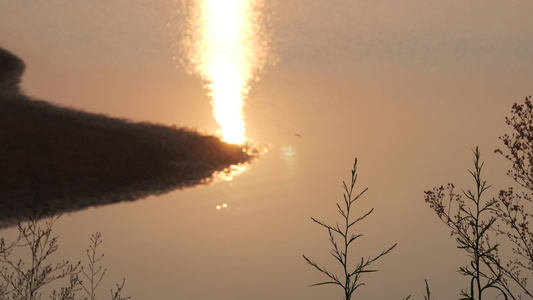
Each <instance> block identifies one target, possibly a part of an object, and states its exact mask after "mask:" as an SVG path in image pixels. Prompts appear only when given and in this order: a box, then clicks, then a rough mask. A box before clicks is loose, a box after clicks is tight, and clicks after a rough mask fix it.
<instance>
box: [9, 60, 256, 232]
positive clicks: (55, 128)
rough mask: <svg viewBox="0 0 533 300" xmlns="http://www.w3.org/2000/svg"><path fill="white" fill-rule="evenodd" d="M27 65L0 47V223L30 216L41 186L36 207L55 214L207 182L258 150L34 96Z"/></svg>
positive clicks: (11, 222)
mask: <svg viewBox="0 0 533 300" xmlns="http://www.w3.org/2000/svg"><path fill="white" fill-rule="evenodd" d="M23 70H24V63H23V62H22V61H21V60H20V59H19V58H17V57H16V56H14V55H13V54H11V53H9V52H7V51H5V50H1V51H0V160H1V165H2V170H1V172H0V182H1V184H0V227H5V226H8V225H13V224H16V222H17V221H19V220H21V219H24V218H26V217H27V216H28V215H29V214H30V213H31V209H30V208H31V206H32V203H33V199H34V197H35V193H36V192H37V191H38V193H39V198H40V199H41V200H40V204H39V205H43V207H44V206H45V205H48V206H51V207H54V208H55V209H57V210H58V211H71V210H77V209H81V208H85V207H88V206H93V205H102V204H108V203H114V202H118V201H131V200H135V199H139V198H143V197H146V196H149V195H154V194H161V193H165V192H168V191H171V190H175V189H180V188H184V187H188V186H192V185H196V184H200V183H205V182H208V181H209V180H210V179H211V178H212V175H213V174H214V173H215V172H224V170H227V168H229V167H230V166H231V165H238V164H243V163H246V162H248V161H249V160H250V159H252V158H253V157H254V155H256V154H257V153H254V149H253V147H250V146H249V145H231V144H227V143H224V142H222V141H220V139H219V138H218V137H215V136H208V135H203V134H200V133H198V132H196V131H194V130H191V129H188V128H177V127H174V126H165V125H161V124H153V123H147V122H143V123H134V122H131V121H129V120H125V119H117V118H111V117H107V116H105V115H100V114H93V113H87V112H83V111H79V110H74V109H70V108H64V107H59V106H56V105H52V104H50V103H48V102H45V101H41V100H36V99H32V98H29V97H27V96H25V95H23V94H21V93H20V92H19V91H20V88H19V83H20V76H21V74H22V72H23ZM41 208H42V207H41Z"/></svg>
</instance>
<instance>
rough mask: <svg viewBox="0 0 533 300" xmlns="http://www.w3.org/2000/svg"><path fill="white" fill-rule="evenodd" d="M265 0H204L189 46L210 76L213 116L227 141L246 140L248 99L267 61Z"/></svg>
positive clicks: (198, 67)
mask: <svg viewBox="0 0 533 300" xmlns="http://www.w3.org/2000/svg"><path fill="white" fill-rule="evenodd" d="M261 7H262V1H259V0H256V1H254V0H198V1H195V2H194V7H189V9H190V10H191V11H190V15H191V20H190V24H189V28H188V34H187V37H186V38H185V39H184V42H183V45H184V46H185V47H186V48H187V49H186V51H187V53H186V56H187V60H188V63H189V64H190V67H192V71H193V72H194V73H197V74H199V75H200V76H202V78H204V79H205V80H206V81H207V87H208V89H209V95H210V96H211V104H212V106H213V115H214V117H215V119H216V121H217V122H218V123H219V125H220V134H221V135H222V139H223V140H224V141H225V142H228V143H233V144H242V143H243V142H244V141H245V132H246V131H245V123H244V118H243V117H244V116H243V106H244V99H245V98H246V96H247V94H248V90H249V89H250V86H249V83H250V81H251V80H253V78H254V73H255V72H256V71H258V70H260V69H261V68H262V67H263V65H264V64H265V63H266V61H267V58H266V53H267V51H266V48H267V46H266V45H267V41H266V40H264V34H263V31H262V28H261V25H262V24H261V20H262V17H261V13H260V11H259V9H260V8H261Z"/></svg>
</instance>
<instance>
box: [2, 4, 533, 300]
mask: <svg viewBox="0 0 533 300" xmlns="http://www.w3.org/2000/svg"><path fill="white" fill-rule="evenodd" d="M191 3H194V2H189V1H182V2H174V1H163V0H161V1H143V0H136V1H113V2H109V1H103V0H102V1H91V2H90V3H87V2H85V1H65V0H52V1H47V2H40V3H32V4H29V3H26V2H24V1H7V0H0V44H1V45H2V46H3V47H5V48H7V49H8V50H10V51H13V52H15V53H17V54H18V55H20V56H21V57H22V58H23V59H24V60H25V61H26V63H27V65H28V70H27V73H26V76H25V77H24V82H23V88H24V90H25V91H26V93H28V94H30V95H35V96H38V97H39V98H44V99H48V100H50V101H53V102H56V103H59V104H62V105H67V106H73V107H77V108H82V109H85V110H88V111H93V112H102V113H106V114H111V115H115V116H120V117H128V118H132V119H134V120H149V121H157V122H162V123H165V124H176V125H183V126H189V127H194V128H199V129H201V130H203V131H206V132H216V130H217V129H218V124H217V123H216V121H215V120H214V118H213V117H212V110H211V105H210V101H211V99H210V97H209V96H208V95H207V93H206V90H205V88H204V85H205V82H204V81H203V80H202V79H200V78H198V77H196V76H194V75H189V74H188V73H187V71H186V70H185V69H184V67H183V66H182V65H181V64H179V63H178V61H179V59H180V58H183V57H181V56H180V55H181V53H180V51H178V49H177V47H179V43H180V41H181V40H182V39H181V36H180V34H183V33H180V32H182V29H183V28H184V27H185V25H186V20H187V15H186V13H187V11H188V10H187V9H186V8H187V5H190V4H191ZM263 9H264V11H265V16H266V21H267V23H268V24H269V26H270V28H271V29H272V32H273V40H272V44H271V47H272V48H273V50H272V51H274V50H275V52H276V53H277V55H278V57H279V61H278V63H277V64H276V65H268V66H267V67H266V68H265V69H264V70H263V72H262V73H261V76H260V77H261V78H260V81H258V82H254V83H253V86H252V88H251V89H250V91H249V93H248V95H247V101H246V105H245V106H244V109H243V111H244V120H245V123H246V132H247V137H248V138H249V139H250V140H253V141H255V142H258V143H260V144H262V145H265V146H269V147H270V150H269V152H268V153H267V154H266V155H265V156H264V157H263V158H262V159H259V160H257V161H256V162H254V163H253V164H252V165H251V166H250V169H249V170H247V171H246V172H244V173H242V174H240V175H238V176H236V177H235V178H234V179H233V180H232V181H228V182H218V183H215V184H212V185H207V186H199V187H196V188H190V189H188V190H185V191H178V192H172V193H168V194H165V195H162V196H159V197H149V198H146V199H144V200H141V201H137V202H134V203H128V204H125V205H112V206H107V207H101V208H97V209H88V210H85V211H82V212H78V213H75V214H69V215H65V216H63V217H62V219H61V220H60V222H59V223H58V234H60V236H61V243H63V245H64V250H63V252H62V253H63V255H64V256H65V257H67V256H68V257H72V256H74V257H82V256H83V254H84V251H85V250H84V248H85V245H86V244H87V242H88V238H89V236H90V233H92V232H94V231H96V230H98V231H101V232H102V233H103V238H104V244H103V245H102V246H103V247H102V250H103V251H105V253H106V265H107V267H108V270H109V271H108V275H109V278H108V280H109V286H110V285H111V284H112V282H113V281H117V282H118V281H120V279H121V278H122V276H125V277H126V291H127V293H128V294H130V295H132V296H134V297H135V298H137V299H154V298H157V299H324V298H331V297H338V298H341V294H340V292H339V291H337V292H339V293H337V294H336V291H335V290H334V289H332V288H328V287H324V288H321V287H316V288H309V287H308V285H310V284H312V283H315V282H317V281H319V280H321V279H322V277H320V276H319V274H318V273H315V271H314V270H312V268H311V267H310V266H308V265H306V264H305V262H304V261H303V259H302V258H301V254H304V253H305V254H306V255H308V256H310V257H312V258H314V259H316V260H317V261H324V262H325V263H326V264H331V265H332V267H331V268H333V264H334V261H333V260H332V258H331V257H329V256H328V255H329V250H328V246H327V238H328V237H327V233H326V232H322V231H320V228H317V226H316V225H315V224H313V223H312V222H311V220H310V219H309V217H311V216H314V217H316V218H319V219H322V220H325V221H332V220H334V218H336V215H335V213H336V207H335V201H342V185H341V184H342V180H348V179H349V175H350V174H349V170H350V167H351V164H352V162H353V158H354V157H355V156H357V157H358V158H359V173H360V176H359V180H360V182H359V183H360V185H359V188H361V189H362V188H364V187H369V191H368V192H367V193H366V194H365V197H363V198H362V200H361V203H360V204H359V206H357V208H356V210H359V211H361V212H366V211H367V210H368V209H369V208H370V207H375V213H373V214H372V215H371V216H370V217H369V219H367V221H366V223H363V224H362V225H361V227H360V228H359V230H361V232H362V233H364V234H365V237H364V238H363V239H362V240H361V244H360V245H359V246H358V247H357V248H356V252H357V254H358V257H360V256H364V257H366V256H368V255H371V254H372V253H376V252H378V251H380V250H382V249H383V248H385V247H386V246H388V245H390V244H391V243H395V242H398V244H399V246H398V248H397V249H395V250H394V252H393V253H391V254H390V255H388V256H387V257H385V258H383V260H381V261H380V262H379V263H378V265H377V267H378V268H379V269H380V271H379V272H378V273H375V274H369V275H368V276H366V277H363V280H364V281H365V282H366V285H365V286H364V287H362V288H361V289H360V294H358V296H360V297H361V298H374V299H392V298H396V299H401V298H403V297H405V296H407V295H408V294H413V297H416V296H417V295H420V294H422V293H423V289H424V279H425V278H427V279H428V281H429V283H430V287H431V288H432V295H435V296H436V297H438V298H442V299H451V298H454V297H456V295H457V294H458V292H459V291H460V289H461V288H464V287H466V285H467V284H468V283H467V282H466V281H465V280H464V279H463V278H461V277H460V276H459V275H458V274H457V272H456V271H457V269H458V267H459V266H460V265H461V264H463V262H464V261H465V256H464V255H463V254H462V253H461V251H460V250H458V249H457V248H456V246H455V241H454V240H453V239H452V238H450V237H449V232H448V230H447V229H446V228H445V227H444V226H443V225H442V224H441V223H440V222H439V221H438V220H437V218H436V217H435V216H434V214H433V212H432V211H431V209H429V208H428V207H427V205H426V204H425V203H424V201H423V191H424V190H427V189H430V188H431V187H433V186H436V185H441V184H445V183H447V182H450V181H452V182H454V183H456V186H458V187H459V186H460V187H466V188H468V187H471V184H472V182H471V180H470V178H469V174H468V172H467V169H468V168H470V167H471V152H470V149H471V148H473V147H475V146H476V145H479V146H480V149H481V151H482V157H484V159H485V160H486V164H485V171H486V174H487V180H488V181H489V182H493V183H494V188H493V189H494V191H493V192H496V190H498V189H500V188H504V187H506V186H508V185H511V183H510V180H509V179H507V178H506V176H505V171H506V169H507V168H509V167H510V166H509V164H507V163H506V162H505V161H504V160H503V159H502V158H501V157H499V156H497V155H496V154H493V150H494V149H495V148H497V147H500V146H501V143H500V141H499V140H498V136H500V135H502V134H504V133H506V132H509V129H508V128H507V127H506V126H505V123H504V118H505V116H506V115H508V114H509V112H510V108H511V105H512V103H513V102H519V101H522V99H523V98H524V97H525V96H526V95H529V94H531V78H532V76H533V71H532V70H533V68H532V66H533V41H532V39H531V36H533V24H532V22H533V19H531V17H530V16H529V12H531V11H532V9H533V6H532V4H529V3H526V2H523V3H503V2H501V1H469V2H464V1H458V0H457V1H456V0H451V1H445V2H443V1H441V2H427V1H417V0H411V1H403V2H402V3H401V4H400V3H396V2H394V3H393V2H390V1H348V0H342V1H336V2H331V1H323V0H311V1H306V2H305V4H302V2H301V1H268V2H265V4H264V8H263ZM22 20H24V21H22ZM173 56H177V57H176V58H177V60H172V57H173ZM219 207H220V209H217V208H219ZM3 233H5V234H6V235H8V234H10V233H11V231H9V230H8V231H3ZM406 270H407V271H406ZM384 287H386V288H384ZM332 295H333V296H332Z"/></svg>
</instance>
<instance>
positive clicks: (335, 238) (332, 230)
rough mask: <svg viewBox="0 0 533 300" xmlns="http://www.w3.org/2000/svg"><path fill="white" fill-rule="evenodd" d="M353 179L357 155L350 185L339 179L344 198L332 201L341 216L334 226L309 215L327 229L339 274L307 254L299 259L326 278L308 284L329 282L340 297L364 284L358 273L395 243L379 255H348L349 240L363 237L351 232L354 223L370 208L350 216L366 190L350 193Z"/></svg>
mask: <svg viewBox="0 0 533 300" xmlns="http://www.w3.org/2000/svg"><path fill="white" fill-rule="evenodd" d="M356 181H357V158H356V159H355V162H354V164H353V168H352V170H351V180H350V184H346V182H345V181H343V182H342V183H343V187H344V201H343V202H342V203H341V204H339V203H336V205H337V210H338V213H339V214H340V215H341V222H340V224H339V222H337V223H335V225H329V224H326V223H324V222H322V221H319V220H317V219H315V218H313V217H312V218H311V220H313V222H315V223H316V224H318V225H320V226H321V227H322V228H324V229H326V230H327V232H328V236H329V243H330V244H331V246H332V250H331V255H332V256H333V257H334V258H335V260H336V261H337V262H338V264H340V266H341V267H342V273H341V274H336V273H333V272H331V271H328V270H327V269H326V267H323V266H320V265H319V264H318V263H316V262H315V261H313V260H312V259H309V258H308V257H307V256H305V255H303V258H304V259H305V261H306V262H307V263H308V264H309V265H311V266H313V267H314V268H315V269H316V270H318V271H319V272H320V273H322V274H324V275H325V276H326V277H327V279H326V280H325V281H322V282H319V283H315V284H313V285H312V286H319V285H329V284H332V285H335V286H339V287H340V288H342V289H343V291H344V300H350V299H351V298H352V296H353V294H354V292H355V291H356V290H357V288H359V287H360V286H362V285H364V283H363V282H361V276H362V275H363V274H366V273H372V272H376V271H377V270H376V269H371V268H370V266H371V265H372V264H373V263H374V262H375V261H377V260H378V259H380V258H381V257H383V256H384V255H386V254H388V253H389V252H390V251H392V249H394V247H396V245H397V244H394V245H392V246H391V247H389V248H387V249H385V250H383V251H382V252H381V253H380V254H378V255H376V256H374V257H369V258H367V259H365V258H364V257H361V258H360V259H357V260H356V259H355V258H353V257H352V252H351V251H350V249H351V248H350V246H352V243H353V242H355V241H356V240H358V239H359V238H360V237H362V236H363V234H360V233H358V234H356V233H354V227H355V225H356V224H357V223H359V222H360V221H362V220H363V219H365V218H366V217H368V216H369V215H370V214H371V213H372V212H373V211H374V209H373V208H372V209H371V210H370V211H368V212H367V213H365V214H363V215H361V216H360V217H357V218H353V214H352V212H353V210H354V207H353V206H354V203H355V201H357V200H359V199H360V198H361V196H362V195H363V194H364V193H365V192H366V191H367V190H368V188H365V189H364V190H363V191H362V192H360V193H358V194H357V195H356V193H355V192H354V188H355V183H356ZM353 262H356V263H353Z"/></svg>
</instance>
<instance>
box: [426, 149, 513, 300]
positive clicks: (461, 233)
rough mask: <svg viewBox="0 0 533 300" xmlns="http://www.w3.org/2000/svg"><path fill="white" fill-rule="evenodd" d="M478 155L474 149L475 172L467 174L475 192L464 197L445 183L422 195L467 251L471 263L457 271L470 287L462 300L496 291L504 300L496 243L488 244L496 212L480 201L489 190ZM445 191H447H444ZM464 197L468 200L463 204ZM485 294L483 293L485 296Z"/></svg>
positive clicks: (451, 185) (465, 194)
mask: <svg viewBox="0 0 533 300" xmlns="http://www.w3.org/2000/svg"><path fill="white" fill-rule="evenodd" d="M480 155H481V154H480V152H479V149H478V148H476V149H475V150H474V169H473V170H472V171H469V172H470V174H471V175H472V177H473V178H474V181H475V190H474V191H471V190H467V191H466V192H465V191H464V190H463V192H462V193H463V195H461V194H458V193H456V192H455V191H454V188H455V186H454V185H453V184H451V183H450V184H448V186H447V187H446V188H444V187H443V186H440V187H438V188H433V190H430V191H426V192H425V201H426V202H427V203H429V205H430V207H431V208H432V209H433V210H434V211H435V213H436V214H437V216H438V217H439V218H440V219H441V221H442V222H444V224H446V225H447V226H448V227H450V229H451V230H452V236H454V237H455V239H456V241H457V243H458V246H457V247H458V248H460V249H463V250H465V251H466V253H467V255H468V257H469V258H470V259H471V261H470V262H469V263H468V265H466V266H464V267H460V268H459V272H460V274H462V275H464V276H466V277H469V278H470V285H469V287H468V288H467V289H465V290H462V291H461V296H462V297H463V298H461V299H469V300H470V299H472V300H474V299H481V298H482V295H483V292H485V291H487V290H489V289H496V290H499V291H500V292H501V294H502V295H503V296H504V298H505V299H507V295H506V293H505V292H504V290H503V289H504V287H503V286H502V285H501V277H502V271H501V267H500V264H499V263H498V261H497V260H496V258H495V257H496V252H497V251H498V244H497V243H491V241H490V233H491V231H490V230H491V229H493V227H494V224H495V222H496V217H495V216H494V215H493V214H491V211H494V210H495V208H494V207H495V205H496V202H495V201H494V200H489V201H483V200H482V196H483V193H484V192H485V191H486V190H487V189H488V188H489V187H490V185H487V183H486V181H484V180H482V179H481V171H482V169H483V163H482V162H481V161H480ZM445 190H447V191H446V192H445ZM462 196H465V197H466V198H467V199H468V201H465V200H464V199H463V197H462ZM485 294H486V293H485Z"/></svg>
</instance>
